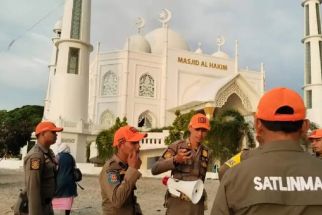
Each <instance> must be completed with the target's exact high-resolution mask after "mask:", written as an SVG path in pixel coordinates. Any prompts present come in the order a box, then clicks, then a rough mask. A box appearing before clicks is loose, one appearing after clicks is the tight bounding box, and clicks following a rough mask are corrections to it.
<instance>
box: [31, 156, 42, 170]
mask: <svg viewBox="0 0 322 215" xmlns="http://www.w3.org/2000/svg"><path fill="white" fill-rule="evenodd" d="M30 169H31V170H39V169H40V158H30Z"/></svg>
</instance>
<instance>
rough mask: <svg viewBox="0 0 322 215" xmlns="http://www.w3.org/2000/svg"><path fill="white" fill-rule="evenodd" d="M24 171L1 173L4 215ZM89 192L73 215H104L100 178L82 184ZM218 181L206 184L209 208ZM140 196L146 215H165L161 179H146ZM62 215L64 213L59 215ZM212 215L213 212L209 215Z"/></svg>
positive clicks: (0, 207) (0, 200)
mask: <svg viewBox="0 0 322 215" xmlns="http://www.w3.org/2000/svg"><path fill="white" fill-rule="evenodd" d="M23 183H24V178H23V172H22V170H4V169H0V214H1V215H2V214H3V215H6V214H12V212H11V209H10V207H11V206H12V205H13V204H14V202H15V201H16V198H17V195H18V192H19V189H20V188H23V186H24V184H23ZM80 184H81V185H82V186H83V187H84V188H85V190H80V189H78V192H79V196H78V197H77V198H76V199H75V202H74V205H73V211H72V214H81V215H85V214H86V215H91V214H93V215H97V214H101V195H100V188H99V184H98V179H97V176H84V177H83V181H82V182H81V183H80ZM218 185H219V182H218V180H206V183H205V186H206V190H207V192H208V196H209V199H208V205H209V208H211V206H212V203H213V199H214V196H215V194H216V191H217V188H218ZM137 187H138V190H137V192H136V195H137V197H138V202H139V203H140V205H141V208H142V211H143V213H144V214H145V215H159V214H165V209H164V208H163V200H164V193H165V190H166V187H165V186H164V185H162V184H161V180H160V179H154V178H142V179H140V180H139V181H138V183H137ZM55 214H62V213H59V212H57V213H55ZM205 214H206V215H207V214H209V210H208V211H206V213H205Z"/></svg>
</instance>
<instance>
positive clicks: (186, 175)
mask: <svg viewBox="0 0 322 215" xmlns="http://www.w3.org/2000/svg"><path fill="white" fill-rule="evenodd" d="M188 129H189V132H190V136H189V137H188V139H186V140H179V141H176V142H174V143H172V144H171V145H170V146H169V147H168V148H167V149H166V150H165V152H164V153H163V155H162V156H161V157H160V159H159V160H158V161H157V162H156V163H155V164H154V165H153V167H152V170H151V171H152V174H153V175H157V174H160V173H163V172H166V171H168V170H171V175H172V176H173V178H176V179H179V180H183V181H194V180H198V179H201V180H202V181H204V180H205V177H206V172H207V167H208V149H207V148H206V147H205V146H204V145H203V144H202V142H203V140H204V139H205V137H206V135H207V132H208V131H209V130H210V124H209V120H208V118H207V117H206V116H205V115H204V114H201V113H198V114H195V115H194V116H193V117H192V118H191V120H190V123H189V127H188ZM205 202H206V192H205V191H204V195H203V197H202V198H201V200H200V201H199V202H198V203H197V204H193V203H192V202H191V200H190V199H189V198H188V197H187V196H186V195H184V194H183V193H181V196H180V197H177V196H174V195H171V194H170V193H169V191H167V193H166V196H165V203H164V206H165V207H166V208H167V212H166V214H167V215H177V214H185V215H202V214H204V210H205Z"/></svg>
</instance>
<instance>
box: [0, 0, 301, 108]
mask: <svg viewBox="0 0 322 215" xmlns="http://www.w3.org/2000/svg"><path fill="white" fill-rule="evenodd" d="M64 1H65V0H1V7H0V26H1V31H0V110H1V109H6V110H11V109H13V108H16V107H20V106H22V105H27V104H37V105H43V103H44V102H43V100H44V97H45V94H46V86H47V81H48V63H49V60H50V57H51V51H52V43H51V37H52V36H53V32H52V28H53V26H54V24H55V23H56V21H57V20H58V19H60V18H61V17H62V14H63V5H64ZM163 8H167V9H169V10H170V11H171V12H172V20H171V22H170V27H171V28H172V29H173V30H175V31H177V32H178V33H180V34H181V35H182V36H184V38H185V39H186V40H187V42H188V44H189V46H190V48H191V49H192V50H195V49H196V48H197V46H198V45H197V44H198V42H202V48H203V50H204V52H205V53H208V54H212V53H213V52H215V51H216V50H217V46H216V42H215V41H216V38H217V37H218V36H219V35H222V36H224V37H225V39H226V44H225V45H224V48H223V49H224V51H225V52H227V53H228V54H229V55H230V56H232V57H233V55H234V46H235V40H238V41H239V54H240V67H242V68H245V67H249V68H250V69H255V70H259V68H260V63H261V62H263V63H264V65H265V70H266V89H270V88H272V87H275V86H282V85H283V86H287V87H290V88H293V89H295V90H296V91H298V92H300V93H302V90H301V87H302V85H303V65H304V62H303V56H304V54H303V45H302V43H301V39H302V37H303V8H302V6H301V1H300V0H269V1H261V0H197V1H196V0H92V20H91V23H92V24H91V43H92V44H93V45H94V46H95V44H96V43H97V42H98V41H100V42H101V44H102V45H101V49H102V50H103V51H109V50H113V49H121V48H122V47H123V45H124V43H125V41H126V38H127V37H128V36H130V35H132V34H135V33H136V28H135V21H136V18H137V17H139V16H142V17H143V18H144V19H145V20H146V26H145V28H144V33H148V32H150V31H152V30H153V29H154V28H158V27H160V23H159V21H158V16H159V13H160V11H161V10H162V9H163ZM13 41H14V42H13ZM9 47H10V48H9ZM94 51H95V50H94Z"/></svg>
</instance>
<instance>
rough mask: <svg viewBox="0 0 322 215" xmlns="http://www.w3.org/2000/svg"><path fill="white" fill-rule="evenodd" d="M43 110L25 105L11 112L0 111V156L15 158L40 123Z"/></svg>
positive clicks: (39, 107) (35, 106) (40, 107)
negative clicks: (5, 155)
mask: <svg viewBox="0 0 322 215" xmlns="http://www.w3.org/2000/svg"><path fill="white" fill-rule="evenodd" d="M43 111H44V108H43V107H42V106H37V105H26V106H23V107H21V108H16V109H14V110H11V111H3V110H2V111H0V156H3V155H4V154H9V155H13V156H17V155H19V153H20V148H21V147H23V146H24V145H26V143H27V141H29V140H30V138H31V133H32V132H33V131H34V128H35V126H36V125H37V124H38V123H39V122H40V121H41V119H42V116H43Z"/></svg>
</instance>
